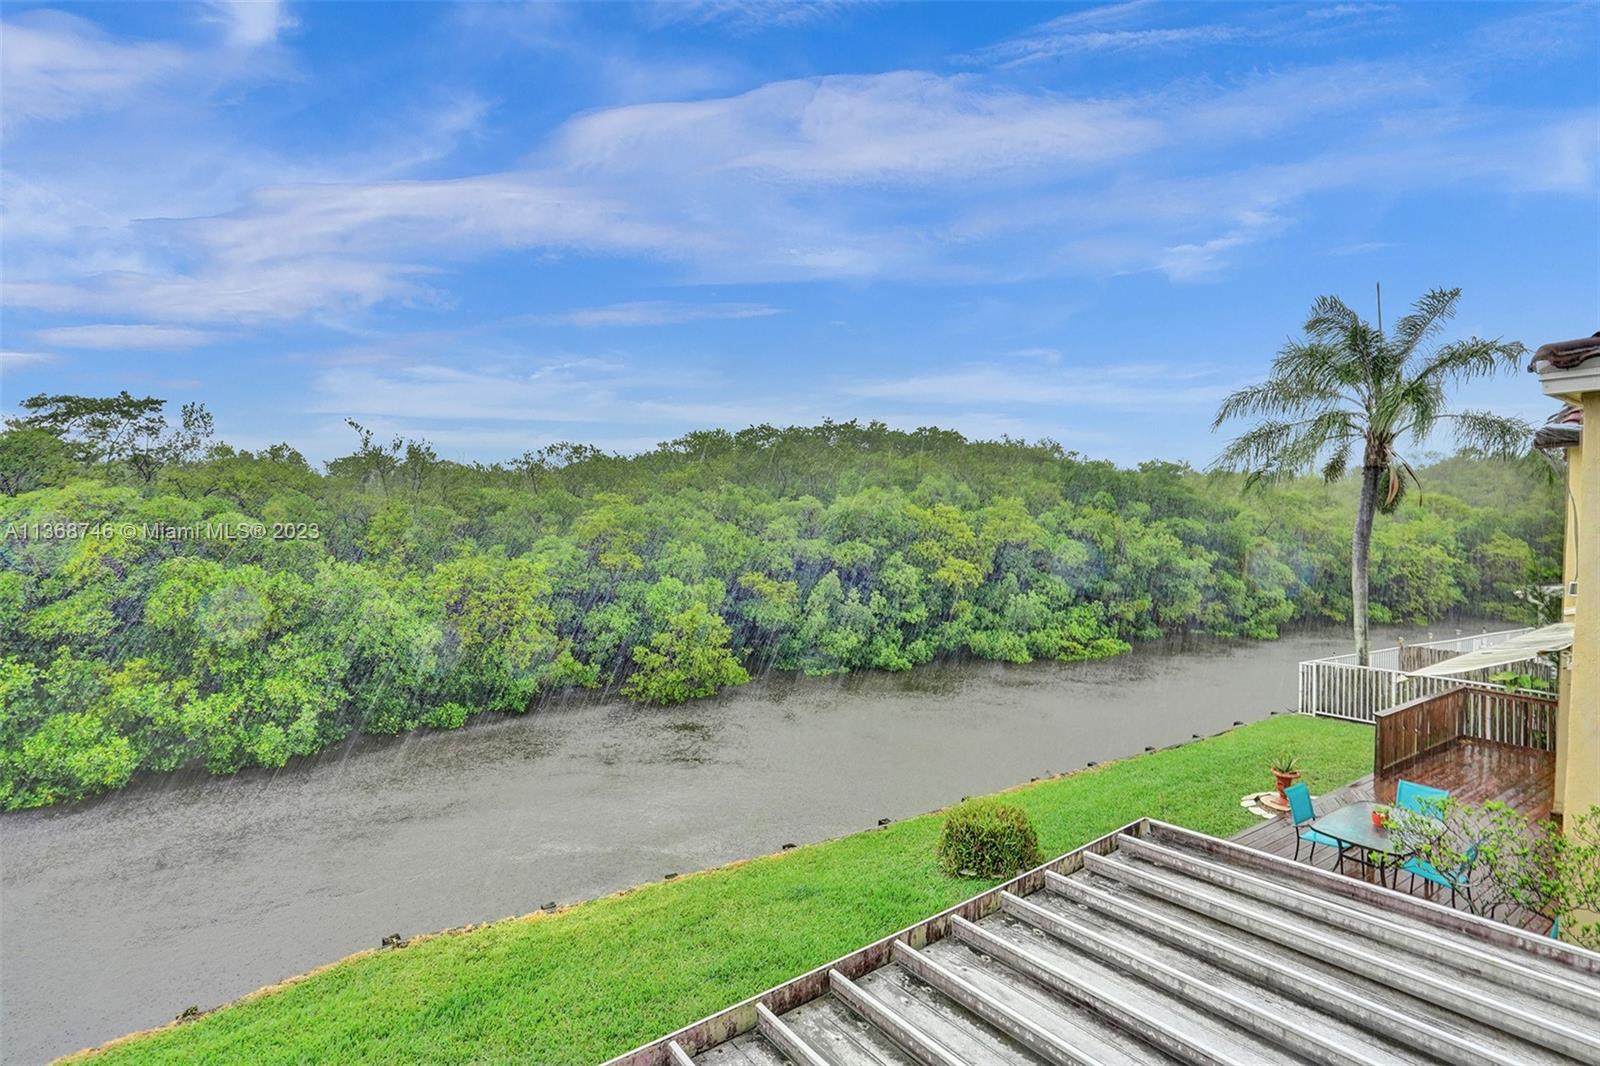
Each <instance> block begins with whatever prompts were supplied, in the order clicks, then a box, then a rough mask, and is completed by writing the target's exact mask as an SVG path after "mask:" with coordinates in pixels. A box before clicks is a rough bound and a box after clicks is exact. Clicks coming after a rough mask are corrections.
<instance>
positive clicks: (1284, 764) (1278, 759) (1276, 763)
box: [1272, 751, 1300, 774]
mask: <svg viewBox="0 0 1600 1066" xmlns="http://www.w3.org/2000/svg"><path fill="white" fill-rule="evenodd" d="M1272 772H1273V773H1275V774H1297V773H1299V772H1300V756H1298V755H1294V754H1292V753H1290V752H1283V751H1280V752H1279V753H1278V754H1276V755H1274V756H1273V757H1272Z"/></svg>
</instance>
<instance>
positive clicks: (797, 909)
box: [101, 716, 1372, 1063]
mask: <svg viewBox="0 0 1600 1066" xmlns="http://www.w3.org/2000/svg"><path fill="white" fill-rule="evenodd" d="M1280 750H1292V751H1294V752H1296V753H1297V754H1299V755H1300V756H1301V765H1302V767H1303V769H1304V773H1305V780H1306V782H1307V783H1308V784H1309V785H1310V786H1311V790H1312V791H1313V792H1323V791H1326V790H1328V789H1331V788H1335V787H1337V786H1339V785H1342V784H1344V783H1346V782H1348V781H1350V780H1353V779H1355V778H1357V777H1360V776H1362V775H1363V774H1366V773H1368V772H1370V770H1371V768H1372V730H1371V729H1370V728H1368V727H1366V726H1361V725H1355V724H1351V723H1341V722H1333V721H1328V720H1319V719H1311V718H1303V717H1299V716H1285V717H1278V718H1271V719H1268V720H1267V721H1264V722H1259V723H1256V724H1254V725H1249V726H1244V727H1241V728H1238V729H1234V730H1232V731H1230V732H1228V733H1225V734H1222V735H1221V736H1217V737H1212V738H1210V739H1207V740H1199V741H1194V742H1192V743H1189V744H1185V745H1183V746H1182V747H1178V748H1173V749H1169V750H1166V751H1159V752H1155V753H1153V754H1149V755H1142V756H1139V757H1137V758H1132V759H1127V760H1125V761H1122V762H1118V763H1112V764H1109V765H1106V766H1100V767H1097V768H1095V769H1093V770H1087V771H1084V772H1082V773H1078V774H1074V775H1072V776H1070V777H1064V778H1055V779H1051V780H1048V781H1041V782H1039V783H1037V784H1033V785H1027V786H1024V787H1022V788H1019V789H1016V790H1014V791H1012V792H1010V793H1008V799H1009V800H1010V801H1012V802H1014V803H1016V804H1018V805H1019V806H1021V807H1023V808H1024V809H1025V810H1027V811H1028V813H1029V814H1030V815H1032V816H1033V819H1034V822H1035V824H1036V825H1037V826H1038V830H1039V843H1040V846H1041V848H1042V850H1043V851H1044V854H1045V855H1046V856H1051V857H1053V856H1055V855H1058V854H1060V853H1062V852H1064V851H1068V850H1071V849H1072V848H1074V847H1076V846H1077V845H1079V844H1082V843H1084V842H1085V841H1088V840H1092V839H1094V838H1095V837H1097V836H1100V835H1102V834H1104V833H1106V832H1109V831H1110V830H1112V829H1115V828H1116V827H1117V826H1119V825H1123V824H1126V823H1127V822H1130V821H1133V820H1134V819H1135V818H1138V817H1140V816H1149V817H1154V818H1160V819H1163V820H1165V821H1169V822H1175V823H1177V824H1179V825H1184V826H1188V827H1190V828H1192V829H1197V830H1201V831H1203V832H1208V833H1216V834H1222V835H1226V834H1229V833H1233V832H1236V831H1238V830H1240V829H1242V828H1244V827H1246V826H1248V825H1250V824H1251V823H1252V822H1253V821H1254V818H1253V816H1252V815H1250V814H1248V813H1247V812H1245V811H1243V810H1242V809H1241V808H1240V807H1239V798H1240V797H1241V796H1243V795H1245V794H1246V793H1249V792H1255V791H1260V790H1261V789H1263V788H1267V787H1270V785H1271V775H1270V774H1269V773H1268V771H1267V761H1268V759H1269V758H1270V757H1271V756H1272V755H1274V754H1276V753H1277V752H1279V751H1280ZM939 821H940V820H939V816H937V815H924V816H922V817H919V818H912V819H909V820H907V821H904V822H897V823H895V824H893V825H890V826H889V827H887V828H885V829H881V830H876V831H872V832H866V833H858V834H856V835H855V836H849V837H844V838H842V839H839V840H831V841H828V842H826V843H822V844H815V845H812V846H809V847H804V848H798V849H795V850H793V851H788V852H783V853H780V854H778V855H771V856H767V857H765V858H760V859H755V860H752V861H750V862H745V863H739V864H735V865H732V866H726V867H722V868H719V869H715V870H709V871H706V872H704V873H700V874H695V875H693V876H689V877H682V878H678V879H676V880H673V881H667V882H660V883H656V884H650V885H645V886H643V887H641V888H637V889H633V890H630V891H628V892H625V893H621V894H619V895H615V896H609V897H606V898H604V899H599V900H594V901H592V902H589V903H583V904H579V905H577V906H574V907H572V908H570V909H567V910H565V911H561V912H559V913H556V914H552V915H534V916H531V917H528V918H520V919H511V920H507V921H502V922H498V923H495V924H493V925H488V926H484V927H481V928H478V929H475V930H473V931H471V932H467V933H460V934H450V935H443V936H437V937H433V938H431V939H426V940H421V941H418V942H416V943H413V944H411V945H409V946H407V947H405V948H402V949H390V950H386V951H374V952H370V953H366V954H362V955H358V956H355V957H352V958H351V959H349V960H346V961H345V962H342V963H339V964H337V965H335V966H332V967H329V968H327V969H324V970H322V971H320V972H318V973H317V974H315V975H314V976H311V977H309V978H306V979H305V980H302V981H298V982H296V983H293V984H289V985H286V986H284V987H281V988H279V989H276V990H274V991H271V992H267V993H261V994H257V995H256V996H255V997H254V998H251V999H249V1000H246V1001H241V1002H239V1003H236V1004H234V1005H233V1006H229V1007H225V1008H223V1009H222V1010H219V1011H216V1012H215V1013H212V1014H209V1015H206V1016H204V1017H201V1018H199V1019H197V1020H195V1021H192V1022H188V1023H185V1024H183V1025H181V1026H177V1027H174V1028H170V1029H165V1030H161V1031H159V1032H157V1033H154V1034H150V1035H147V1036H142V1037H139V1038H136V1039H133V1040H129V1041H127V1042H125V1043H122V1044H119V1045H117V1046H115V1047H113V1048H111V1049H109V1050H108V1051H106V1052H104V1053H102V1055H101V1060H102V1061H106V1062H117V1063H120V1062H171V1061H183V1062H218V1063H220V1062H234V1061H240V1060H246V1059H247V1060H249V1061H252V1062H273V1063H301V1062H330V1061H337V1062H341V1063H352V1062H369V1063H392V1062H401V1061H404V1062H434V1063H445V1062H450V1063H460V1062H473V1063H482V1062H511V1061H519V1062H537V1063H579V1062H597V1061H599V1060H602V1059H605V1058H609V1057H610V1056H612V1055H615V1054H617V1053H619V1052H622V1051H626V1050H628V1049H629V1048H631V1047H633V1046H635V1045H637V1044H641V1043H643V1042H645V1041H646V1040H650V1039H652V1038H654V1037H656V1036H659V1035H661V1034H664V1033H666V1032H669V1031H671V1030H673V1029H676V1028H678V1027H679V1026H681V1025H684V1024H687V1023H688V1022H691V1021H694V1020H695V1019H697V1018H700V1017H702V1016H704V1015H707V1014H710V1013H712V1012H714V1011H717V1010H720V1009H721V1008H723V1007H725V1006H728V1005H730V1004H732V1003H734V1002H736V1001H737V1000H740V999H743V998H745V997H746V996H749V995H751V994H753V993H756V992H759V991H761V990H762V989H765V988H768V987H770V986H772V985H775V984H778V983H780V982H782V981H784V980H787V979H788V978H790V977H793V976H795V975H797V974H799V973H801V972H803V971H805V970H809V969H811V968H812V967H815V966H818V965H820V964H821V963H824V962H827V961H828V960H830V959H833V958H835V957H837V956H839V955H843V954H845V953H846V952H848V951H851V950H853V949H855V948H856V947H859V946H861V945H862V944H864V943H867V942H868V941H872V940H875V939H877V938H879V937H882V936H885V935H887V934H889V933H891V932H893V931H894V930H896V929H898V928H901V927H902V926H906V925H909V924H911V923H912V922H914V921H916V920H918V919H919V918H922V917H924V916H926V915H928V914H931V913H933V912H935V911H938V910H942V909H943V908H945V907H947V906H950V905H951V904H953V903H956V902H958V901H960V900H962V899H965V898H967V897H968V896H971V895H975V894H976V893H978V892H979V891H981V890H983V889H984V888H987V887H988V886H989V884H991V882H978V881H966V880H958V879H955V878H951V877H947V876H945V875H944V874H943V873H941V872H940V870H939V869H938V867H937V865H936V864H935V862H934V858H933V851H934V841H935V838H936V836H937V835H938V831H939Z"/></svg>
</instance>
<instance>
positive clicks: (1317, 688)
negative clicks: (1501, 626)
mask: <svg viewBox="0 0 1600 1066" xmlns="http://www.w3.org/2000/svg"><path fill="white" fill-rule="evenodd" d="M1528 631H1529V629H1528V628H1527V627H1524V628H1522V629H1506V630H1502V631H1500V632H1498V633H1476V634H1472V635H1470V636H1461V637H1454V638H1451V639H1448V640H1434V641H1427V642H1424V643H1422V644H1416V645H1411V647H1414V648H1417V647H1420V648H1434V649H1438V650H1441V651H1455V652H1458V653H1465V652H1469V651H1477V650H1478V649H1479V648H1487V647H1492V646H1493V645H1495V644H1500V643H1503V642H1504V641H1506V640H1507V639H1509V638H1510V637H1512V636H1515V635H1516V634H1518V633H1526V632H1528ZM1370 662H1371V665H1369V666H1360V665H1358V664H1357V663H1356V656H1355V654H1354V653H1351V654H1348V655H1331V656H1329V657H1327V658H1325V659H1310V660H1307V661H1306V662H1303V663H1301V664H1300V686H1299V692H1300V701H1299V709H1300V713H1301V714H1316V715H1322V716H1324V717H1329V718H1349V719H1353V720H1355V721H1358V722H1371V721H1373V720H1374V719H1375V718H1376V717H1377V715H1378V714H1379V713H1380V712H1382V711H1387V710H1389V709H1390V708H1391V707H1398V706H1400V704H1402V703H1405V702H1407V701H1409V700H1414V699H1417V698H1419V697H1422V696H1434V695H1438V694H1439V693H1443V692H1448V691H1450V690H1451V689H1454V688H1462V687H1466V688H1477V689H1487V690H1490V691H1494V692H1505V691H1507V690H1506V688H1505V687H1504V686H1503V685H1499V684H1495V683H1493V682H1491V681H1489V680H1487V678H1488V674H1489V673H1490V672H1491V671H1488V670H1480V671H1477V673H1476V674H1471V675H1467V676H1465V677H1433V676H1430V675H1420V676H1419V675H1416V674H1407V673H1402V672H1401V671H1400V670H1399V669H1398V667H1399V664H1400V649H1399V648H1398V647H1393V648H1378V649H1374V650H1373V652H1372V654H1371V656H1370ZM1513 668H1514V669H1516V670H1517V671H1519V672H1521V673H1527V674H1534V675H1546V676H1548V675H1549V673H1550V671H1549V665H1548V664H1547V663H1545V662H1544V661H1543V660H1540V659H1527V660H1524V661H1522V662H1520V663H1513V664H1510V665H1508V666H1500V667H1496V668H1495V671H1493V672H1499V671H1500V670H1508V669H1513ZM1518 691H1528V690H1518ZM1529 694H1531V695H1539V693H1537V692H1529Z"/></svg>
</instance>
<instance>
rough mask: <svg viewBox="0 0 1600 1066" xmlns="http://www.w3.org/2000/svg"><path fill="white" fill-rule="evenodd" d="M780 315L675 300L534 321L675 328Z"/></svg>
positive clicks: (759, 308) (757, 307)
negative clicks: (687, 324)
mask: <svg viewBox="0 0 1600 1066" xmlns="http://www.w3.org/2000/svg"><path fill="white" fill-rule="evenodd" d="M781 314H783V308H781V307H768V306H767V305H766V304H743V303H711V304H695V303H684V302H682V301H676V300H640V301H635V302H632V303H620V304H607V305H605V306H604V307H580V308H578V309H576V310H573V311H562V312H559V313H556V314H549V315H536V316H534V319H535V321H539V322H543V323H547V324H550V325H564V326H584V327H588V326H675V325H681V324H683V323H686V322H707V321H712V320H716V319H739V318H767V317H769V316H771V315H781Z"/></svg>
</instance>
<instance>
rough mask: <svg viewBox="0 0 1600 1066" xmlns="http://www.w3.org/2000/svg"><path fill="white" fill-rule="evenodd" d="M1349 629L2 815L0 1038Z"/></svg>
mask: <svg viewBox="0 0 1600 1066" xmlns="http://www.w3.org/2000/svg"><path fill="white" fill-rule="evenodd" d="M1461 627H1462V628H1465V629H1467V631H1469V632H1476V631H1478V630H1480V629H1482V628H1484V626H1483V624H1482V623H1478V622H1471V623H1461ZM1491 628H1502V627H1499V626H1492V627H1491ZM1456 631H1457V626H1455V625H1449V626H1438V627H1435V630H1434V632H1435V633H1436V634H1437V635H1438V636H1440V637H1444V636H1449V635H1454V634H1455V632H1456ZM1395 632H1396V631H1395V630H1384V631H1383V632H1382V633H1381V634H1375V643H1376V642H1377V638H1379V637H1381V638H1382V639H1383V640H1390V639H1392V637H1393V635H1394V634H1395ZM1406 635H1407V637H1408V639H1425V637H1426V634H1425V633H1423V632H1420V631H1409V632H1407V634H1406ZM1348 643H1349V637H1348V634H1347V631H1346V630H1344V629H1343V628H1337V629H1335V628H1328V629H1315V630H1307V631H1302V632H1299V633H1295V634H1292V635H1290V636H1286V637H1285V638H1284V639H1282V640H1280V641H1277V642H1274V643H1252V642H1245V641H1225V640H1217V639H1211V638H1204V637H1191V638H1188V639H1177V638H1174V639H1170V640H1165V641H1161V642H1157V643H1153V644H1145V645H1140V646H1138V647H1136V648H1135V649H1134V651H1133V652H1132V653H1131V654H1129V655H1125V656H1122V657H1120V658H1117V659H1110V660H1103V661H1100V662H1091V663H1072V664H1056V663H1035V664H1032V665H1029V666H1004V665H999V664H992V663H975V662H962V663H949V664H939V665H933V666H928V667H923V668H920V669H918V670H916V671H914V672H912V673H909V674H897V675H891V674H863V675H854V676H850V677H845V678H837V679H795V678H790V677H772V678H767V679H763V680H758V681H756V682H754V683H752V684H750V685H746V686H744V687H742V688H739V689H736V690H733V691H731V692H728V693H725V694H724V695H722V696H720V697H718V698H716V699H713V700H705V701H700V702H697V703H693V704H689V705H686V706H683V707H678V708H671V709H664V710H663V709H651V708H641V707H635V706H631V705H628V704H626V703H622V702H618V701H612V700H588V701H585V702H569V703H564V704H556V705H552V706H548V707H546V708H544V709H542V710H540V711H537V712H534V713H530V714H528V715H525V716H523V717H519V718H511V719H501V720H495V721H487V722H480V723H476V724H474V725H472V726H470V727H468V728H466V729H463V730H458V731H455V732H450V733H431V734H425V735H418V736H412V737H406V738H401V739H393V740H377V739H370V738H368V739H362V740H359V741H356V742H354V743H351V744H349V745H347V746H345V747H342V748H339V749H336V750H333V751H329V752H325V753H323V754H322V755H320V756H318V757H315V758H311V759H307V760H300V761H298V762H297V763H296V764H294V765H291V766H289V767H287V768H285V769H283V770H280V771H277V772H261V771H252V772H246V773H242V774H238V775H235V776H233V777H228V778H211V777H208V776H207V775H205V774H204V773H199V774H195V773H183V774H174V775H165V776H161V777H151V778H147V779H141V780H138V781H136V782H135V783H134V784H133V785H131V786H130V787H129V788H126V789H124V790H123V791H121V792H119V793H117V794H114V795H111V796H108V797H105V798H103V799H101V800H98V801H96V802H92V803H87V804H79V805H76V806H73V807H68V808H62V809H50V810H43V811H26V812H19V813H14V814H7V815H4V816H0V1060H3V1061H4V1062H5V1063H36V1062H41V1061H43V1060H46V1059H49V1058H51V1057H53V1056H55V1055H59V1054H63V1053H66V1052H69V1051H73V1050H75V1049H78V1048H81V1047H84V1046H88V1045H92V1044H97V1043H99V1042H102V1041H104V1040H107V1039H110V1038H112V1037H115V1036H118V1035H120V1034H122V1033H125V1032H128V1031H130V1030H134V1029H140V1028H145V1027H148V1026H153V1025H159V1024H161V1023H163V1022H166V1021H168V1020H170V1019H171V1018H172V1017H173V1016H175V1015H176V1014H178V1013H179V1012H181V1011H182V1010H183V1009H184V1008H186V1007H188V1006H190V1005H197V1006H199V1007H202V1008H209V1007H213V1006H216V1005H218V1004H220V1003H224V1002H226V1001H228V1000H230V999H233V998H235V997H237V996H240V995H243V994H244V993H246V992H249V991H251V990H253V989H255V988H258V987H260V986H262V985H265V984H270V983H273V982H275V981H278V980H280V979H282V978H284V977H287V976H290V975H292V974H296V973H300V972H303V971H305V970H309V969H311V968H313V967H315V966H318V965H321V964H323V963H326V962H329V961H332V960H334V959H338V958H340V957H342V956H344V955H347V954H349V953H351V952H353V951H357V950H359V949H362V948H369V947H376V946H377V945H378V942H379V940H380V939H381V938H382V937H384V936H386V935H387V934H389V933H400V934H402V935H405V936H410V935H413V934H416V933H422V932H428V931H432V930H436V929H443V928H448V927H452V926H459V925H465V924H468V923H472V922H480V921H485V920H488V919H494V918H501V917H505V916H507V915H513V914H523V913H526V912H528V911H531V910H536V909H538V908H539V907H540V906H541V905H542V904H544V903H545V902H547V901H552V900H553V901H558V902H561V903H569V902H575V901H578V900H582V899H588V898H591V897H594V896H597V895H602V894H605V893H608V892H612V891H615V890H617V889H621V888H625V887H627V886H629V885H634V884H638V883H640V882H643V881H651V880H656V879H658V878H660V877H661V876H662V875H663V874H665V873H668V872H684V871H689V870H696V869H700V868H702V867H705V866H711V865H716V864H719V863H724V862H728V861H731V860H734V859H739V858H745V857H749V856H752V855H760V854H765V853H767V852H771V851H776V850H777V849H778V848H779V847H780V846H781V845H783V844H784V843H785V842H796V843H808V842H811V841H817V840H824V839H827V838H829V837H835V836H839V835H842V834H845V833H850V832H853V831H856V830H860V829H866V828H869V827H871V826H872V825H874V824H875V823H876V822H877V820H878V819H879V818H903V817H906V816H909V815H913V814H919V813H921V812H924V811H928V810H931V809H934V808H938V807H941V806H944V805H946V804H949V803H952V802H954V801H956V800H958V799H960V798H961V797H962V796H965V795H969V794H975V793H980V792H988V791H993V790H996V789H1000V788H1005V787H1007V786H1009V785H1013V784H1016V783H1017V782H1019V781H1027V780H1028V779H1029V778H1030V777H1036V776H1043V775H1045V774H1049V773H1053V772H1058V771H1065V770H1071V769H1075V768H1078V767H1081V766H1083V765H1084V764H1085V763H1087V762H1089V761H1091V760H1093V761H1104V760H1107V759H1113V758H1118V757H1121V756H1126V755H1130V754H1134V753H1136V752H1139V751H1142V750H1143V749H1144V748H1145V747H1146V746H1147V745H1152V746H1158V747H1159V746H1163V745H1166V744H1171V743H1175V742H1177V741H1180V740H1186V739H1188V738H1189V737H1190V735H1191V734H1193V733H1199V734H1202V735H1205V734H1209V733H1215V732H1217V731H1219V730H1222V729H1225V728H1227V727H1229V726H1230V725H1232V724H1233V722H1235V721H1250V720H1253V719H1258V718H1264V717H1266V716H1267V715H1268V714H1269V713H1270V712H1274V711H1278V712H1282V711H1285V710H1290V709H1292V707H1293V704H1294V700H1295V685H1296V680H1295V677H1296V675H1295V663H1296V662H1298V661H1299V660H1301V659H1309V658H1315V657H1317V656H1321V655H1328V654H1335V653H1339V652H1343V651H1345V650H1347V648H1348Z"/></svg>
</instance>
